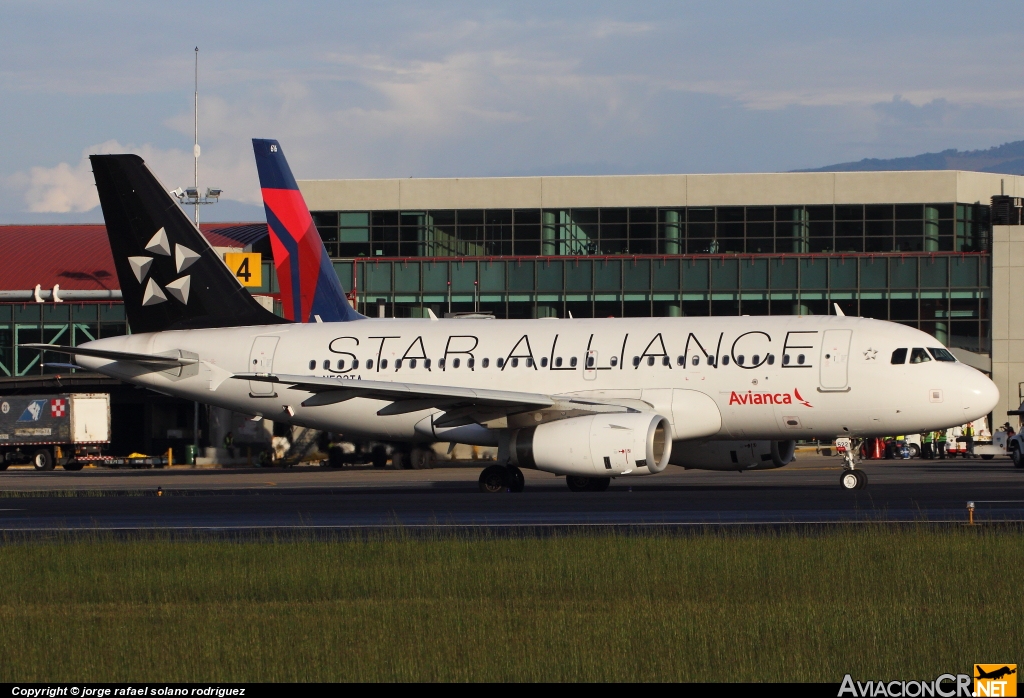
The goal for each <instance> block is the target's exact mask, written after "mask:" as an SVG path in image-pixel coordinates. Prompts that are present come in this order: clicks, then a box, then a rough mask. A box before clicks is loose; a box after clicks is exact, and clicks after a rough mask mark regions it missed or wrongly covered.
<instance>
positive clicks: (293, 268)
mask: <svg viewBox="0 0 1024 698" xmlns="http://www.w3.org/2000/svg"><path fill="white" fill-rule="evenodd" d="M252 149H253V152H254V153H255V155H256V169H257V170H258V171H259V175H260V189H261V190H262V191H263V207H264V208H265V209H266V211H267V228H268V229H269V230H270V244H271V247H272V248H273V250H274V266H275V267H276V268H277V280H278V285H279V286H280V287H281V302H282V306H283V308H284V315H285V317H286V318H288V319H289V320H294V321H296V322H313V321H315V320H316V319H317V318H319V319H320V320H321V321H323V322H347V321H349V320H361V319H363V318H364V316H363V315H360V314H359V313H357V312H356V311H355V310H354V309H353V308H352V306H351V305H350V304H349V302H348V299H347V298H346V297H345V291H344V290H343V289H342V287H341V282H340V281H338V275H337V274H335V272H334V267H333V266H332V265H331V259H330V256H329V255H328V254H327V249H326V248H325V247H324V243H323V240H321V239H320V233H319V232H317V229H316V226H315V225H313V218H312V216H310V214H309V209H308V208H307V207H306V202H305V200H304V199H303V198H302V193H301V192H300V191H299V187H298V184H296V182H295V177H293V176H292V170H291V168H290V167H288V161H287V160H285V157H284V152H283V151H282V150H281V145H280V143H278V142H277V141H274V140H268V139H264V138H254V139H252Z"/></svg>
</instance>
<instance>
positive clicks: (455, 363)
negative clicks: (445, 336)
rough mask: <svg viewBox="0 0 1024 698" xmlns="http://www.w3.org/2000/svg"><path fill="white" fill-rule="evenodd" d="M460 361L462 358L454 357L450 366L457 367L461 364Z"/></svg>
mask: <svg viewBox="0 0 1024 698" xmlns="http://www.w3.org/2000/svg"><path fill="white" fill-rule="evenodd" d="M461 363H462V360H461V359H459V358H456V359H455V360H454V361H452V368H458V367H459V364H461Z"/></svg>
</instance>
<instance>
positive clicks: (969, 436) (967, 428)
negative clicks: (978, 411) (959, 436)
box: [964, 424, 974, 458]
mask: <svg viewBox="0 0 1024 698" xmlns="http://www.w3.org/2000/svg"><path fill="white" fill-rule="evenodd" d="M964 443H965V444H966V445H967V450H966V451H964V458H974V425H973V424H966V425H964Z"/></svg>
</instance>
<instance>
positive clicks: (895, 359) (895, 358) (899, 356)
mask: <svg viewBox="0 0 1024 698" xmlns="http://www.w3.org/2000/svg"><path fill="white" fill-rule="evenodd" d="M892 363H894V364H905V363H907V350H906V349H897V350H896V351H894V352H893V353H892Z"/></svg>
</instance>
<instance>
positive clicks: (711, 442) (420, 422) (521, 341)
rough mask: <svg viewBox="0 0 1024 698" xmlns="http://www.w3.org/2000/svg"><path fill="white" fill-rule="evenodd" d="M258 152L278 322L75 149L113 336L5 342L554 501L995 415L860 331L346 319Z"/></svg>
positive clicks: (144, 189) (171, 207)
mask: <svg viewBox="0 0 1024 698" xmlns="http://www.w3.org/2000/svg"><path fill="white" fill-rule="evenodd" d="M274 146H276V142H275V141H255V147H256V151H257V163H259V167H260V179H261V183H262V186H263V192H264V197H265V200H266V201H267V219H268V221H269V222H270V225H271V231H272V234H273V235H274V236H275V240H276V242H275V243H274V244H275V245H280V248H281V249H282V250H283V251H284V252H286V253H287V254H286V255H284V256H282V257H278V261H279V262H281V263H282V264H281V266H279V267H278V268H279V269H282V268H285V270H286V271H287V272H288V274H290V275H289V276H287V277H286V276H285V275H284V274H282V289H285V288H288V289H290V291H289V295H286V296H285V298H286V307H291V308H292V312H291V318H292V319H294V320H297V322H288V321H287V320H284V319H282V318H278V317H276V316H274V315H272V314H270V313H267V312H266V311H265V310H263V309H262V308H261V307H260V306H259V305H258V304H257V303H256V302H255V301H254V300H252V298H250V297H249V295H248V292H246V291H245V289H243V288H242V287H241V286H240V285H239V284H238V282H237V280H235V279H234V277H233V276H232V275H231V274H230V272H229V271H228V270H227V268H226V267H225V265H224V264H223V263H222V262H221V261H220V260H219V259H218V258H217V256H216V254H215V253H214V251H213V250H212V249H211V248H210V246H209V245H208V244H207V243H206V241H205V239H204V238H203V237H202V236H201V235H200V234H199V232H198V231H197V230H196V228H195V227H194V226H193V225H192V223H191V222H190V221H189V219H188V218H187V217H186V216H185V214H184V213H183V212H182V211H181V209H180V208H179V207H178V205H177V203H176V202H175V201H174V199H172V198H171V197H170V195H169V194H167V193H166V188H164V187H162V186H161V185H160V183H159V182H158V181H157V180H156V178H155V177H154V176H153V175H152V173H151V172H150V171H149V169H148V168H147V167H146V165H145V163H144V162H143V161H142V159H141V158H139V157H137V156H135V155H93V156H91V161H92V166H93V172H94V173H95V177H96V184H97V188H98V191H99V195H100V202H101V204H102V206H103V215H104V218H105V220H106V224H107V231H108V234H109V236H110V244H111V248H112V250H113V253H114V258H115V260H116V264H117V273H118V279H119V281H120V284H121V289H122V292H123V294H124V299H125V306H126V309H127V312H128V320H129V322H130V323H131V328H132V332H133V334H131V335H129V336H124V337H110V338H104V339H99V340H96V341H93V342H88V343H86V344H83V345H82V346H79V347H60V348H58V347H54V346H52V345H22V346H29V347H33V348H38V349H42V350H47V351H55V352H61V353H65V354H71V355H73V356H74V357H75V360H76V363H77V364H78V365H81V366H83V367H86V368H89V369H91V370H95V371H99V372H100V373H104V374H106V375H109V376H113V377H115V378H118V379H120V380H123V381H126V382H129V383H134V384H136V385H140V386H144V387H147V388H151V389H153V390H157V391H159V392H162V393H166V394H171V395H177V396H180V397H183V398H186V399H188V400H196V401H199V402H204V403H207V404H211V405H217V406H219V407H224V408H227V409H230V410H234V411H236V412H242V413H246V414H251V415H254V416H262V417H266V418H269V419H272V420H274V421H278V422H285V423H290V424H297V425H302V426H307V427H312V428H315V429H323V430H328V431H332V432H340V433H343V434H346V435H348V436H350V437H352V438H368V439H380V440H386V441H392V442H405V443H409V444H428V443H431V442H435V441H452V442H458V443H466V444H476V445H484V446H497V447H498V464H497V465H493V466H491V467H489V468H486V469H485V470H484V471H483V473H481V476H480V487H481V489H482V490H484V491H505V490H506V489H511V490H513V491H520V490H522V489H523V482H524V481H523V476H522V469H523V468H537V469H539V470H544V471H548V472H552V473H556V474H559V475H565V476H566V479H567V483H568V484H569V487H570V488H571V489H574V490H600V489H604V488H605V487H607V486H608V483H609V482H610V481H611V479H612V478H621V477H634V476H639V475H651V474H655V473H658V472H661V471H662V470H664V469H665V467H667V466H668V464H669V463H673V464H676V465H682V466H684V467H687V468H704V469H713V470H749V469H767V468H778V467H782V466H785V465H786V464H787V463H789V462H790V461H791V460H792V458H793V450H794V445H795V442H796V441H797V440H799V439H810V438H819V439H826V440H832V439H839V440H842V441H841V443H844V444H846V445H847V446H849V445H850V444H851V441H852V440H855V439H856V438H860V437H868V436H882V435H885V434H895V433H914V432H922V431H926V430H934V429H940V428H946V427H949V426H953V425H958V424H964V423H967V422H970V421H972V420H974V419H977V418H979V417H981V416H984V415H986V414H988V413H989V412H990V411H991V410H992V408H993V407H994V406H995V404H996V402H997V400H998V397H999V394H998V390H997V389H996V387H995V385H994V384H993V383H992V381H990V380H989V379H988V378H987V377H986V376H984V375H983V374H981V373H980V372H978V371H976V370H974V369H973V368H971V367H969V366H966V365H964V364H962V363H960V362H958V361H957V360H956V359H955V358H954V357H953V355H952V354H951V353H950V352H949V351H948V350H946V349H945V348H944V347H942V346H941V344H940V343H939V342H938V341H937V340H936V339H935V338H934V337H932V336H930V335H928V334H926V333H924V332H921V331H919V330H916V329H913V328H910V327H906V326H903V325H898V324H895V323H889V322H883V321H879V320H872V319H868V318H857V317H844V316H820V315H812V316H771V317H679V318H618V319H616V318H607V319H578V320H574V319H567V320H559V319H543V320H540V319H538V320H487V319H443V320H438V319H436V318H431V319H374V318H368V319H360V318H362V316H360V315H357V314H356V313H355V312H354V311H353V310H352V308H351V307H350V306H348V304H347V302H346V301H345V299H344V295H343V294H342V293H341V291H340V288H341V287H340V284H338V281H337V278H336V277H335V275H334V272H333V270H332V269H331V266H330V264H329V263H328V260H327V258H326V254H325V253H324V251H323V245H322V244H321V243H320V241H319V236H317V233H316V229H315V227H313V225H312V221H311V219H310V216H309V212H308V211H307V210H306V208H305V204H304V203H303V201H302V198H301V196H300V195H299V192H298V190H297V189H296V187H295V181H294V179H293V178H292V176H291V173H290V171H289V170H288V167H287V165H286V164H285V162H284V157H283V155H282V154H281V151H280V147H279V146H277V149H276V150H274V149H273V148H274ZM261 152H262V154H261ZM314 243H315V244H314ZM277 250H278V247H275V252H276V251H277ZM311 250H312V252H310V251H311ZM285 260H287V264H284V261H285ZM306 282H309V284H308V285H307V283H306ZM315 315H320V316H321V319H322V320H324V322H321V323H309V322H308V321H309V319H310V318H311V316H315ZM328 319H330V320H332V321H328ZM351 319H359V322H347V320H351ZM854 464H855V459H854V456H853V449H848V451H847V455H846V469H845V470H844V472H843V473H842V477H841V480H840V483H841V485H842V486H843V487H844V488H847V489H856V488H860V487H863V486H864V484H865V483H866V477H865V476H864V474H863V471H862V470H860V469H856V468H855V467H854Z"/></svg>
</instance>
